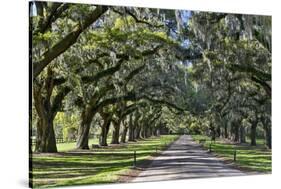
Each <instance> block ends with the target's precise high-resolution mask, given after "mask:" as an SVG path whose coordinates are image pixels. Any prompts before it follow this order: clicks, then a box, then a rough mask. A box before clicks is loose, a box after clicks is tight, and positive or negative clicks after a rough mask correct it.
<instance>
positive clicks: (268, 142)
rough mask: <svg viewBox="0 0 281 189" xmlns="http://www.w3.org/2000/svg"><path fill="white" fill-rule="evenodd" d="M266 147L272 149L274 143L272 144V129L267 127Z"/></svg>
mask: <svg viewBox="0 0 281 189" xmlns="http://www.w3.org/2000/svg"><path fill="white" fill-rule="evenodd" d="M265 145H266V146H267V147H268V148H269V149H271V147H272V143H271V128H270V127H266V128H265Z"/></svg>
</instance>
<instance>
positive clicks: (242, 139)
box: [239, 125, 246, 143]
mask: <svg viewBox="0 0 281 189" xmlns="http://www.w3.org/2000/svg"><path fill="white" fill-rule="evenodd" d="M239 127H240V128H239V130H240V137H239V142H240V143H246V135H245V128H244V127H243V126H242V125H240V126H239Z"/></svg>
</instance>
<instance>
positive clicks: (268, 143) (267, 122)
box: [261, 118, 272, 149]
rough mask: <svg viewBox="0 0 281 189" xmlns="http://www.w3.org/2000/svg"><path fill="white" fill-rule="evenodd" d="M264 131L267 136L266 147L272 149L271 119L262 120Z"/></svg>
mask: <svg viewBox="0 0 281 189" xmlns="http://www.w3.org/2000/svg"><path fill="white" fill-rule="evenodd" d="M261 121H262V124H263V129H264V135H265V145H266V146H267V147H268V148H269V149H271V148H272V141H271V122H270V119H269V118H262V119H261Z"/></svg>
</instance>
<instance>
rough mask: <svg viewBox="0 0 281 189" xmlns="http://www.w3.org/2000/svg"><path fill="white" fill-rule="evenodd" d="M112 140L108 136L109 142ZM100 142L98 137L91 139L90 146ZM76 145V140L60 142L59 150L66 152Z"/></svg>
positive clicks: (33, 146)
mask: <svg viewBox="0 0 281 189" xmlns="http://www.w3.org/2000/svg"><path fill="white" fill-rule="evenodd" d="M110 142H111V137H108V139H107V143H108V144H110ZM98 143H99V139H98V138H95V139H89V146H92V144H98ZM75 146H76V142H64V143H58V144H57V149H58V152H65V151H69V150H72V149H74V148H75ZM34 149H35V145H32V151H34Z"/></svg>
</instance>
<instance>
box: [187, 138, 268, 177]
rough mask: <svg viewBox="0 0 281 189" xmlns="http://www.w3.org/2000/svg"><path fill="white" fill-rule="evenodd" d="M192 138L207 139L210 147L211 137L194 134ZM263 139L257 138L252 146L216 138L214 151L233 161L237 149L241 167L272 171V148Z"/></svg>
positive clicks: (236, 162)
mask: <svg viewBox="0 0 281 189" xmlns="http://www.w3.org/2000/svg"><path fill="white" fill-rule="evenodd" d="M192 138H193V139H194V140H195V141H197V142H199V140H201V139H205V140H206V142H205V143H204V147H205V148H209V147H210V143H211V141H210V138H209V137H207V136H202V135H192ZM263 144H264V141H263V140H262V139H258V140H257V146H250V145H249V143H246V144H244V145H239V144H230V143H227V142H226V141H223V140H222V139H216V142H215V143H214V142H212V144H211V149H212V152H213V153H214V154H216V155H218V156H220V157H223V158H224V159H226V160H229V161H233V159H234V150H236V161H235V164H236V165H237V166H239V167H241V168H244V169H247V170H253V171H258V172H264V173H266V172H271V166H272V165H271V155H272V154H271V150H268V149H266V147H265V146H264V145H263Z"/></svg>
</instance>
